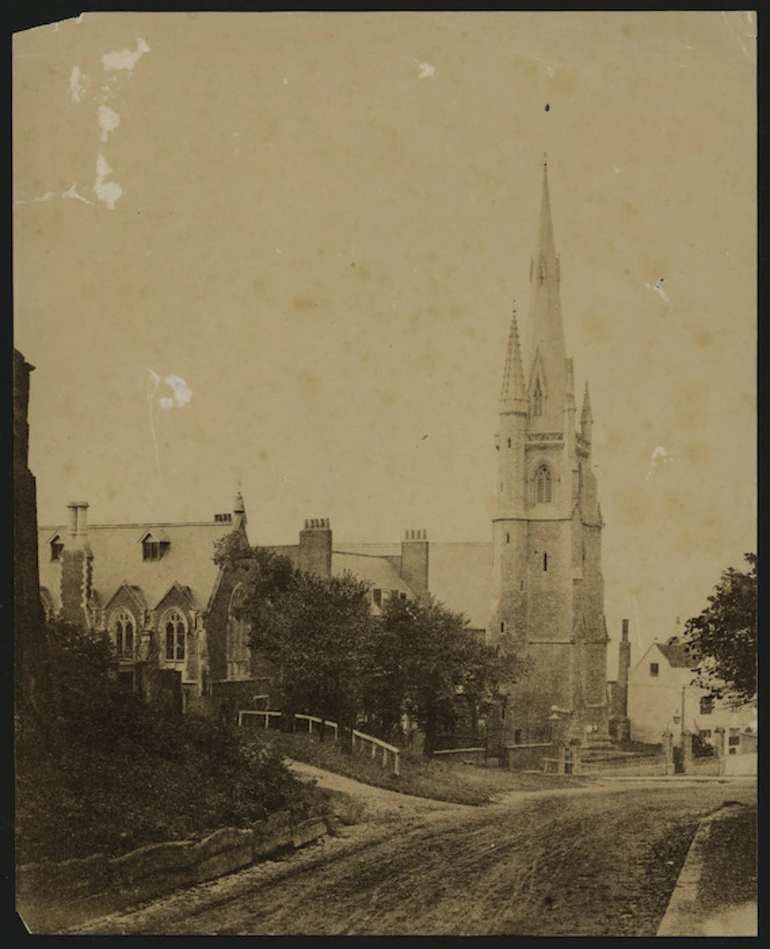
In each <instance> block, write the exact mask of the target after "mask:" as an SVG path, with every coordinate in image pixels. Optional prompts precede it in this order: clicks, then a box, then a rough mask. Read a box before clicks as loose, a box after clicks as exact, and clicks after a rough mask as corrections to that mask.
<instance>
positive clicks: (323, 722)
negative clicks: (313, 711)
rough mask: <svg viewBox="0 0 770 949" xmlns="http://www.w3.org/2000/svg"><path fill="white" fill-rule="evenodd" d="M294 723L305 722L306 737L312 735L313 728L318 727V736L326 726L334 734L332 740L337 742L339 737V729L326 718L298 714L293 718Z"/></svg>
mask: <svg viewBox="0 0 770 949" xmlns="http://www.w3.org/2000/svg"><path fill="white" fill-rule="evenodd" d="M294 720H295V721H298V722H299V721H306V722H307V733H308V735H312V734H313V726H314V725H318V731H319V734H320V733H322V732H323V730H324V726H328V727H329V728H331V730H332V731H333V732H334V740H335V741H339V737H340V727H339V725H338V724H337V723H336V722H330V721H329V720H328V719H326V718H318V717H317V716H315V715H300V714H299V713H298V714H296V715H295V716H294Z"/></svg>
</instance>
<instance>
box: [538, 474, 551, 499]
mask: <svg viewBox="0 0 770 949" xmlns="http://www.w3.org/2000/svg"><path fill="white" fill-rule="evenodd" d="M535 498H536V499H537V503H538V504H550V503H551V472H550V471H549V470H548V467H547V465H540V467H539V468H538V469H537V471H536V472H535Z"/></svg>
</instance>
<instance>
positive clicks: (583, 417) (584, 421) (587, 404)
mask: <svg viewBox="0 0 770 949" xmlns="http://www.w3.org/2000/svg"><path fill="white" fill-rule="evenodd" d="M593 421H594V417H593V415H592V414H591V396H590V395H589V393H588V383H587V382H586V386H585V390H584V391H583V411H582V412H581V413H580V432H581V434H582V436H583V438H585V439H588V440H589V441H590V439H591V426H592V425H593Z"/></svg>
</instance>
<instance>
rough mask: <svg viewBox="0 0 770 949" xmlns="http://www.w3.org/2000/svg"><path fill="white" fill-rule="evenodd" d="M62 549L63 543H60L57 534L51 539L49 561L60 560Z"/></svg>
mask: <svg viewBox="0 0 770 949" xmlns="http://www.w3.org/2000/svg"><path fill="white" fill-rule="evenodd" d="M63 550H64V544H63V543H62V540H61V537H59V535H58V534H57V535H56V537H54V538H53V540H52V541H51V561H55V560H61V555H62V551H63Z"/></svg>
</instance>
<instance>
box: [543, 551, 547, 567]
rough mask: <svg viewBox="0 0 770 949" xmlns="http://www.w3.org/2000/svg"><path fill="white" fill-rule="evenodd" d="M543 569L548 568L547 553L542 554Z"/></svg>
mask: <svg viewBox="0 0 770 949" xmlns="http://www.w3.org/2000/svg"><path fill="white" fill-rule="evenodd" d="M543 570H544V571H547V570H548V554H543Z"/></svg>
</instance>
